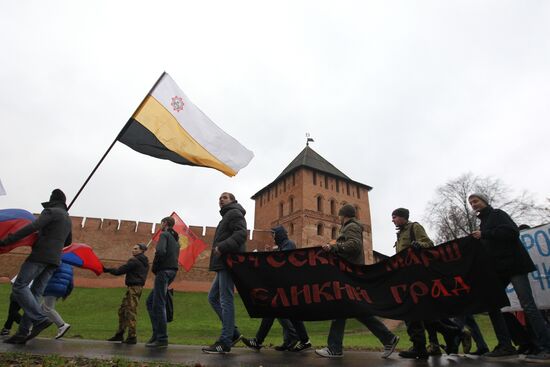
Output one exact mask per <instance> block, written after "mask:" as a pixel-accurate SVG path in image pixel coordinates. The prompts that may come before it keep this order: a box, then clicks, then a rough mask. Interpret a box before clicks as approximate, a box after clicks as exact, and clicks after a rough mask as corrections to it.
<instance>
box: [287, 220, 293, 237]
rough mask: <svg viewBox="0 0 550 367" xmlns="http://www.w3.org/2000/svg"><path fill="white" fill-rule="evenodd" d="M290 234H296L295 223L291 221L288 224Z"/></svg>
mask: <svg viewBox="0 0 550 367" xmlns="http://www.w3.org/2000/svg"><path fill="white" fill-rule="evenodd" d="M288 234H289V235H293V234H294V223H290V224H289V225H288Z"/></svg>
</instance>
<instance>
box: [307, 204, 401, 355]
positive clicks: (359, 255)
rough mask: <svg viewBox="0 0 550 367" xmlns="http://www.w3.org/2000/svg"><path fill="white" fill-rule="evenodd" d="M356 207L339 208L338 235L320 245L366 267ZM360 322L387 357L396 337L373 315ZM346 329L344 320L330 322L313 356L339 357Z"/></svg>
mask: <svg viewBox="0 0 550 367" xmlns="http://www.w3.org/2000/svg"><path fill="white" fill-rule="evenodd" d="M355 215H356V213H355V208H354V207H353V206H352V205H350V204H346V205H344V206H342V207H341V208H340V211H339V212H338V216H339V217H340V222H341V223H342V228H340V234H339V235H338V238H337V239H336V241H335V243H333V244H326V245H323V250H325V251H330V252H332V253H334V254H337V255H338V256H340V257H342V258H344V259H346V260H347V261H349V262H350V263H353V264H361V265H364V264H365V254H364V252H363V251H364V249H363V225H362V224H361V223H359V222H358V221H357V220H356V219H355ZM357 320H358V321H359V322H361V323H362V324H363V325H365V326H366V327H367V328H368V329H369V330H370V331H371V332H372V333H373V334H374V335H375V336H376V337H377V338H378V340H380V342H381V343H382V344H383V345H384V353H383V354H382V358H388V357H389V356H390V355H391V354H392V353H393V351H394V350H395V347H396V345H397V343H398V342H399V337H398V336H397V335H395V334H393V333H392V332H391V331H389V330H388V328H387V327H386V326H385V325H384V324H383V323H382V322H381V321H380V320H378V319H377V318H375V317H374V316H372V315H369V316H363V317H359V318H357ZM345 328H346V319H337V320H332V323H331V324H330V331H329V334H328V339H327V344H328V346H327V347H326V348H322V349H317V350H315V353H316V354H317V355H319V356H321V357H325V358H341V357H342V356H343V352H342V349H343V342H344V330H345Z"/></svg>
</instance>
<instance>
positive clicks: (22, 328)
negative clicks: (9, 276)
mask: <svg viewBox="0 0 550 367" xmlns="http://www.w3.org/2000/svg"><path fill="white" fill-rule="evenodd" d="M56 269H57V266H55V265H51V264H44V263H38V262H33V261H25V262H24V263H23V265H21V268H20V269H19V274H18V275H17V279H16V280H15V283H13V288H12V293H13V296H14V298H15V300H16V301H17V303H19V305H20V306H21V308H22V309H23V311H25V312H24V314H23V317H22V318H21V322H20V323H19V329H18V331H17V334H20V335H28V334H29V331H30V328H31V326H32V325H33V324H37V323H40V322H43V321H45V320H48V316H46V314H45V313H44V311H43V310H42V306H41V305H40V300H41V299H42V294H43V293H44V289H46V285H48V281H49V280H50V278H51V276H52V275H53V273H54V272H55V270H56ZM31 282H32V286H31V287H30V288H29V284H30V283H31Z"/></svg>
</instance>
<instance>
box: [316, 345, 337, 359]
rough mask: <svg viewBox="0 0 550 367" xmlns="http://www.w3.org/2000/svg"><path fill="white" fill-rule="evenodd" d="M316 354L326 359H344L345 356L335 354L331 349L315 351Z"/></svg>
mask: <svg viewBox="0 0 550 367" xmlns="http://www.w3.org/2000/svg"><path fill="white" fill-rule="evenodd" d="M315 354H317V355H318V356H321V357H324V358H342V357H343V356H344V353H342V352H340V353H335V352H333V351H332V350H330V349H329V347H325V348H323V349H315Z"/></svg>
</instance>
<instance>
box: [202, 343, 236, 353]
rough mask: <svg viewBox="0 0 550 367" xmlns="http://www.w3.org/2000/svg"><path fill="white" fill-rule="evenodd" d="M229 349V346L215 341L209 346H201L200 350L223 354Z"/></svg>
mask: <svg viewBox="0 0 550 367" xmlns="http://www.w3.org/2000/svg"><path fill="white" fill-rule="evenodd" d="M230 351H231V348H230V347H228V346H227V345H225V344H223V343H220V342H216V343H214V344H212V345H211V346H209V347H204V348H202V352H203V353H208V354H225V353H229V352H230Z"/></svg>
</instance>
